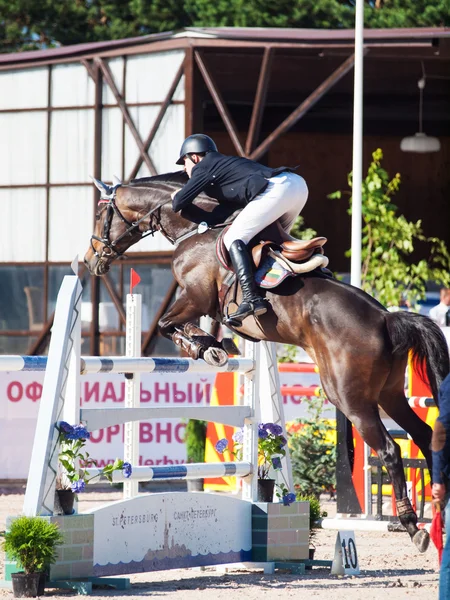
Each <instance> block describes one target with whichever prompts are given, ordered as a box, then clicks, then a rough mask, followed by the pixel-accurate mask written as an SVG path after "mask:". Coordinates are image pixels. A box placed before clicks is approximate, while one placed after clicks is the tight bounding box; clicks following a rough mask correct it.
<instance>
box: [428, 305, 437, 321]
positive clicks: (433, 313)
mask: <svg viewBox="0 0 450 600" xmlns="http://www.w3.org/2000/svg"><path fill="white" fill-rule="evenodd" d="M437 308H438V307H437V306H433V308H431V309H430V312H429V317H430V319H433V321H437V320H438V315H437Z"/></svg>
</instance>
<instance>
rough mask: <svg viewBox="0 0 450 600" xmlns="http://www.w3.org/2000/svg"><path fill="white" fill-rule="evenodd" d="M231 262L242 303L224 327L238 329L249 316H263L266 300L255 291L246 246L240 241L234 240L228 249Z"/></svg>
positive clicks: (265, 309) (265, 310) (266, 304)
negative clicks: (239, 285) (237, 281)
mask: <svg viewBox="0 0 450 600" xmlns="http://www.w3.org/2000/svg"><path fill="white" fill-rule="evenodd" d="M228 252H229V255H230V258H231V262H232V263H233V267H234V270H235V273H236V275H237V278H238V280H239V283H240V284H241V289H242V295H243V298H242V302H241V304H240V305H239V307H238V309H237V311H236V312H234V313H233V314H231V315H230V316H229V317H228V319H227V320H226V321H225V325H230V326H231V327H239V326H240V325H241V324H242V321H243V320H244V319H245V318H246V317H248V316H249V315H256V316H258V315H263V314H264V313H265V312H267V306H268V303H267V300H264V298H261V296H260V295H259V294H258V292H257V290H256V283H255V280H254V277H253V269H252V263H251V260H250V255H249V252H248V250H247V246H246V245H245V244H244V242H242V241H241V240H236V241H235V242H233V243H232V244H231V247H230V249H229V251H228Z"/></svg>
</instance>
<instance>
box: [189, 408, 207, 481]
mask: <svg viewBox="0 0 450 600" xmlns="http://www.w3.org/2000/svg"><path fill="white" fill-rule="evenodd" d="M206 428H207V422H206V421H199V420H197V419H190V420H189V421H188V423H187V425H186V460H187V462H188V463H201V462H205V446H206ZM203 483H204V482H203V479H188V480H187V489H188V491H190V492H201V491H203Z"/></svg>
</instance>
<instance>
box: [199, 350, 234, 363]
mask: <svg viewBox="0 0 450 600" xmlns="http://www.w3.org/2000/svg"><path fill="white" fill-rule="evenodd" d="M203 360H204V361H205V362H206V363H208V365H212V366H213V367H223V366H224V365H226V364H227V362H228V354H227V353H226V352H225V351H224V350H222V349H221V348H208V349H207V350H205V352H204V353H203Z"/></svg>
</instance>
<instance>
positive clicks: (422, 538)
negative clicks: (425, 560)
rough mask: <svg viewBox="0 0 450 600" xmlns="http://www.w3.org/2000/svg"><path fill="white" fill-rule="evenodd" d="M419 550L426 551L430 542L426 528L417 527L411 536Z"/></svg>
mask: <svg viewBox="0 0 450 600" xmlns="http://www.w3.org/2000/svg"><path fill="white" fill-rule="evenodd" d="M412 541H413V542H414V544H415V545H416V546H417V549H418V550H419V552H426V551H427V550H428V545H429V543H430V534H429V533H428V531H427V530H426V529H419V531H417V532H416V533H415V534H414V535H413V538H412Z"/></svg>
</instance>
